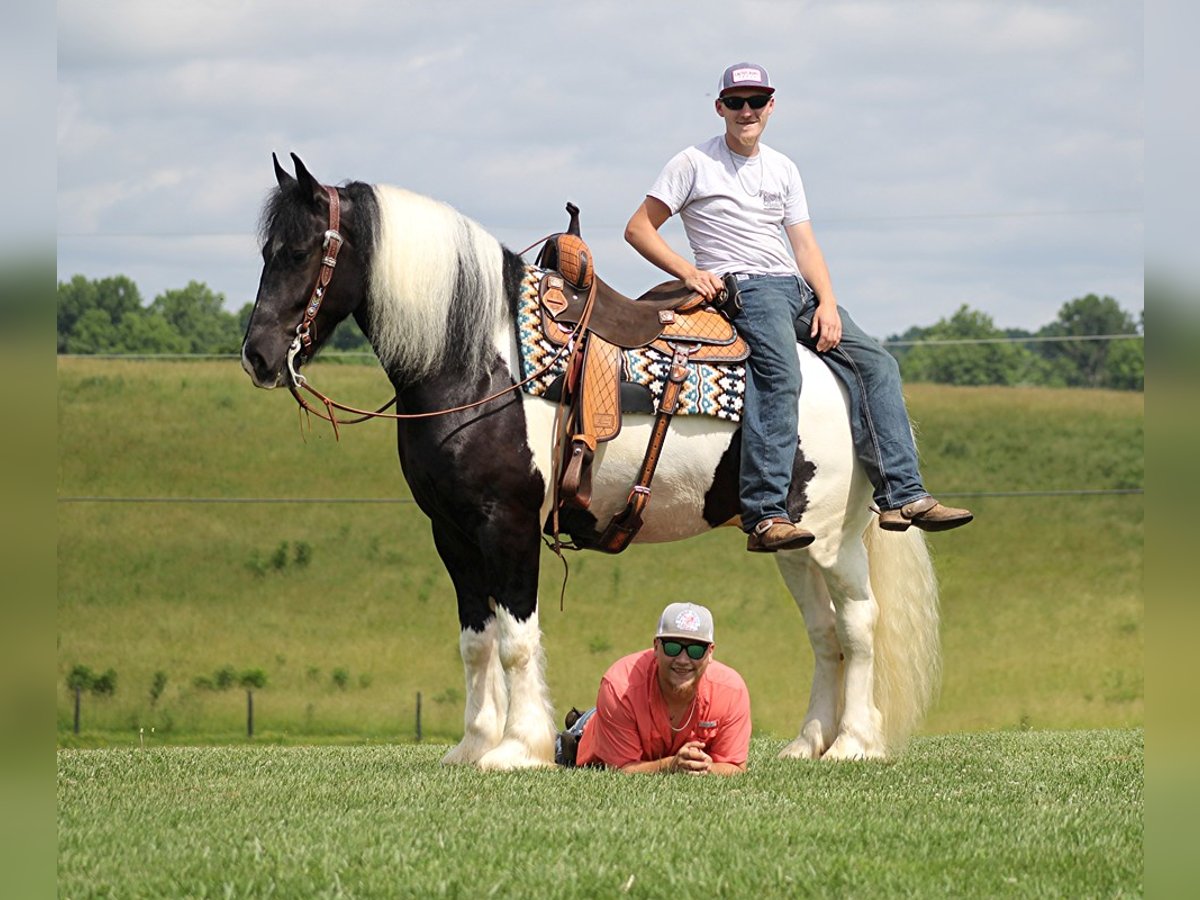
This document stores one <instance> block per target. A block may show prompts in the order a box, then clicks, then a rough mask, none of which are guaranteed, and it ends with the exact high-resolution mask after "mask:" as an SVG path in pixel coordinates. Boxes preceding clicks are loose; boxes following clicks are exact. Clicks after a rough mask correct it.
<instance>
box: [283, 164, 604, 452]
mask: <svg viewBox="0 0 1200 900" xmlns="http://www.w3.org/2000/svg"><path fill="white" fill-rule="evenodd" d="M324 188H325V191H326V193H327V194H328V195H329V228H328V229H327V230H326V232H325V241H324V245H323V249H324V250H325V256H324V257H322V259H321V268H320V270H319V271H318V272H317V277H316V280H315V281H314V283H313V289H312V291H311V293H310V294H309V297H308V303H307V304H305V307H304V317H303V318H302V319H301V320H300V324H299V325H297V326H296V336H295V337H294V338H292V343H291V344H290V345H289V347H288V352H287V373H288V378H289V384H288V390H289V391H291V394H292V396H293V397H294V398H295V399H296V403H297V404H299V406H300V409H301V410H302V411H303V412H306V413H311V414H312V415H315V416H316V417H317V418H318V419H324V420H325V421H326V422H328V423H329V424H330V425H332V426H333V436H334V438H335V439H338V440H340V439H341V435H340V433H339V432H338V426H339V425H357V424H359V423H360V422H366V421H368V420H370V419H397V420H401V419H431V418H436V417H437V416H447V415H450V414H451V413H456V412H464V411H466V410H468V409H475V408H476V407H479V406H483V405H484V404H486V403H490V402H492V401H493V400H496V399H498V398H500V397H503V396H504V395H505V394H509V393H512V392H513V391H516V390H518V389H520V388H522V387H524V386H525V385H527V384H529V383H530V382H531V381H533V380H535V379H537V378H540V377H541V376H542V375H545V374H546V373H547V372H549V371H550V369H551V368H552V367H553V366H554V365H555V364H556V363H557V362H558V361H559V360H560V359H561V358H562V356H563V354H564V353H566V354H568V359H567V369H568V370H570V369H571V366H572V362H573V360H574V358H575V356H576V354H577V351H578V342H577V341H575V340H571V341H568V342H567V343H566V344H564V345H563V346H562V347H560V348H559V350H558V352H557V353H555V354H554V356H552V357H551V358H550V360H549V362H547V363H546V364H545V365H544V366H542V367H541V368H540V369H538V370H537V371H536V372H534V373H533V374H532V375H530V376H529V377H528V378H526V379H525V380H524V381H520V382H518V383H517V384H513V385H510V386H509V387H506V388H504V389H503V390H499V391H496V392H495V393H494V394H489V395H488V396H487V397H484V398H483V399H482V400H476V401H474V402H473V403H464V404H463V405H461V406H454V407H450V408H449V409H439V410H434V411H432V412H423V413H389V412H385V410H386V409H387V408H388V407H390V406H393V405H394V404H395V403H396V399H397V398H395V397H393V398H392V399H391V400H389V401H388V402H387V403H385V404H384V405H383V406H381V407H379V408H378V409H375V410H366V409H358V408H357V407H353V406H348V405H347V404H344V403H339V402H338V401H336V400H334V399H333V398H331V397H329V396H328V395H326V394H323V393H322V392H321V391H319V390H317V389H316V388H315V387H313V386H312V385H311V384H309V383H308V379H307V378H305V377H304V376H303V375H301V374H300V373H299V372H297V371H296V357H297V356H299V355H300V353H301V352H303V351H305V350H308V349H309V348H311V347H312V343H313V338H312V326H313V322H314V321H316V318H317V313H318V312H319V311H320V309H321V303H322V301H324V299H325V293H326V291H327V289H328V288H329V282H330V281H331V280H332V278H333V270H334V269H335V268H336V267H337V257H338V252H339V251H340V250H341V249H342V244H343V243H344V242H345V239H344V238H343V237H342V235H341V232H339V231H338V227H339V225H340V223H341V201H340V199H339V197H338V192H337V188H334V187H331V186H329V185H324ZM547 238H549V235H547V236H546V238H543V239H542V241H544V240H546V239H547ZM542 241H535V242H534V243H532V244H530V245H529V246H528V247H526V248H525V249H524V250H522V251H521V253H520V254H519V255H521V256H524V255H525V254H526V253H528V252H529V251H530V250H532V249H533V248H534V247H536V246H537V245H538V244H539V243H542ZM590 311H591V297H589V298H588V308H587V313H590ZM585 321H586V319H585ZM577 332H578V333H580V334H582V333H583V329H582V328H579V329H577ZM301 389H303V390H305V391H307V392H308V393H310V394H312V395H313V396H314V397H316V398H317V400H319V401H320V402H321V404H322V405H323V406H324V408H325V409H324V412H322V411H321V410H320V409H318V408H317V407H315V406H313V405H311V404H310V403H309V402H308V401H307V400H305V399H304V397H303V396H302V395H301V393H300V391H301ZM334 410H341V411H342V412H347V413H350V414H352V415H354V416H356V417H357V418H353V419H339V418H338V417H337V413H335V412H334Z"/></svg>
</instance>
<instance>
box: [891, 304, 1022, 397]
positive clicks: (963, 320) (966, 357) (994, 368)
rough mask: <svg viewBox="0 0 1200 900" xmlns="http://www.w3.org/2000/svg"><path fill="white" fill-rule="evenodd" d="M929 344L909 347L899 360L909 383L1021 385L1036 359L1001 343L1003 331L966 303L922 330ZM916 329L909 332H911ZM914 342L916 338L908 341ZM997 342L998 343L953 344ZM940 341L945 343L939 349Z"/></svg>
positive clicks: (1014, 347)
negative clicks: (950, 314)
mask: <svg viewBox="0 0 1200 900" xmlns="http://www.w3.org/2000/svg"><path fill="white" fill-rule="evenodd" d="M922 331H923V334H922V335H921V338H920V339H922V340H925V341H928V342H929V343H925V344H920V345H918V346H915V347H911V348H909V350H908V352H907V353H906V354H904V356H903V357H902V358H901V360H900V367H901V368H900V371H901V374H902V375H903V377H904V378H905V379H907V380H910V381H934V382H940V383H942V384H973V385H979V384H1018V383H1021V382H1022V381H1026V380H1028V379H1029V378H1030V376H1031V373H1032V372H1033V368H1034V360H1033V357H1032V355H1031V354H1030V353H1029V351H1028V350H1025V349H1024V348H1023V347H1021V346H1019V345H1017V344H1011V343H1002V342H999V341H1000V340H1001V339H1003V338H1004V337H1005V335H1004V332H1002V331H1001V330H1000V329H998V328H997V327H996V326H995V324H993V322H992V319H991V316H989V315H987V314H986V313H983V312H980V311H978V310H973V309H971V308H970V307H968V306H967V305H966V304H963V305H962V306H960V307H959V308H958V310H957V311H956V312H955V313H954V315H952V316H951V317H950V318H948V319H941V320H940V321H939V322H938V323H937V324H936V325H933V326H932V327H930V328H927V329H923V330H922ZM912 332H913V329H909V333H912ZM907 339H908V340H913V339H916V338H907ZM973 340H995V341H997V342H996V343H953V342H955V341H973ZM938 341H946V342H947V343H945V344H944V345H942V346H937V342H938Z"/></svg>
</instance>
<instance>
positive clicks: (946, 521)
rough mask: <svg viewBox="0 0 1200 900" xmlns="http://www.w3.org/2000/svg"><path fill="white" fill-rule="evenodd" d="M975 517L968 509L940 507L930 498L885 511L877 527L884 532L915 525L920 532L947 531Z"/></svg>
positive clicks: (904, 529)
mask: <svg viewBox="0 0 1200 900" xmlns="http://www.w3.org/2000/svg"><path fill="white" fill-rule="evenodd" d="M973 518H975V516H974V515H973V514H972V513H971V511H970V510H969V509H955V508H954V507H953V506H942V504H940V503H938V502H937V501H936V500H934V499H933V498H932V497H922V498H921V499H920V500H914V501H913V502H912V503H906V504H904V505H903V506H901V507H900V508H899V509H886V510H884V511H883V512H881V513H880V514H879V527H880V528H882V529H883V530H884V531H907V530H908V527H909V526H910V525H916V526H917V527H918V528H920V529H921V530H922V531H949V530H950V529H951V528H958V527H959V526H960V525H966V524H967V523H968V522H970V521H971V520H972V519H973Z"/></svg>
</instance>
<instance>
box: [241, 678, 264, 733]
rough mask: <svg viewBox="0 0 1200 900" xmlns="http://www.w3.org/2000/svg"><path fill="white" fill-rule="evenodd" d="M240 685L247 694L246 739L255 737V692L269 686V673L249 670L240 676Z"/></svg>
mask: <svg viewBox="0 0 1200 900" xmlns="http://www.w3.org/2000/svg"><path fill="white" fill-rule="evenodd" d="M238 685H239V686H240V687H241V688H242V690H244V691H245V692H246V737H254V692H255V691H256V690H261V689H262V688H265V687H266V686H267V673H266V672H264V671H263V670H262V669H247V670H246V671H244V672H243V673H242V674H241V675H239V676H238Z"/></svg>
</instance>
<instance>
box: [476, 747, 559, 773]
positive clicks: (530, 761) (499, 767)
mask: <svg viewBox="0 0 1200 900" xmlns="http://www.w3.org/2000/svg"><path fill="white" fill-rule="evenodd" d="M551 746H553V745H551ZM552 754H553V751H551V753H549V754H547V755H546V756H545V757H544V758H543V757H539V756H536V755H535V754H534V753H533V752H531V751H530V749H529V748H528V747H526V746H525V745H524V744H522V743H521V742H520V741H514V740H511V739H510V740H506V741H501V742H500V745H499V746H498V747H495V748H494V749H492V750H489V751H488V752H487V753H485V754H484V755H483V756H482V757H481V758H480V760H479V763H478V765H479V768H481V769H483V770H484V771H486V772H511V771H512V770H514V769H538V768H544V767H547V766H553V765H554V757H553V755H552Z"/></svg>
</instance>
